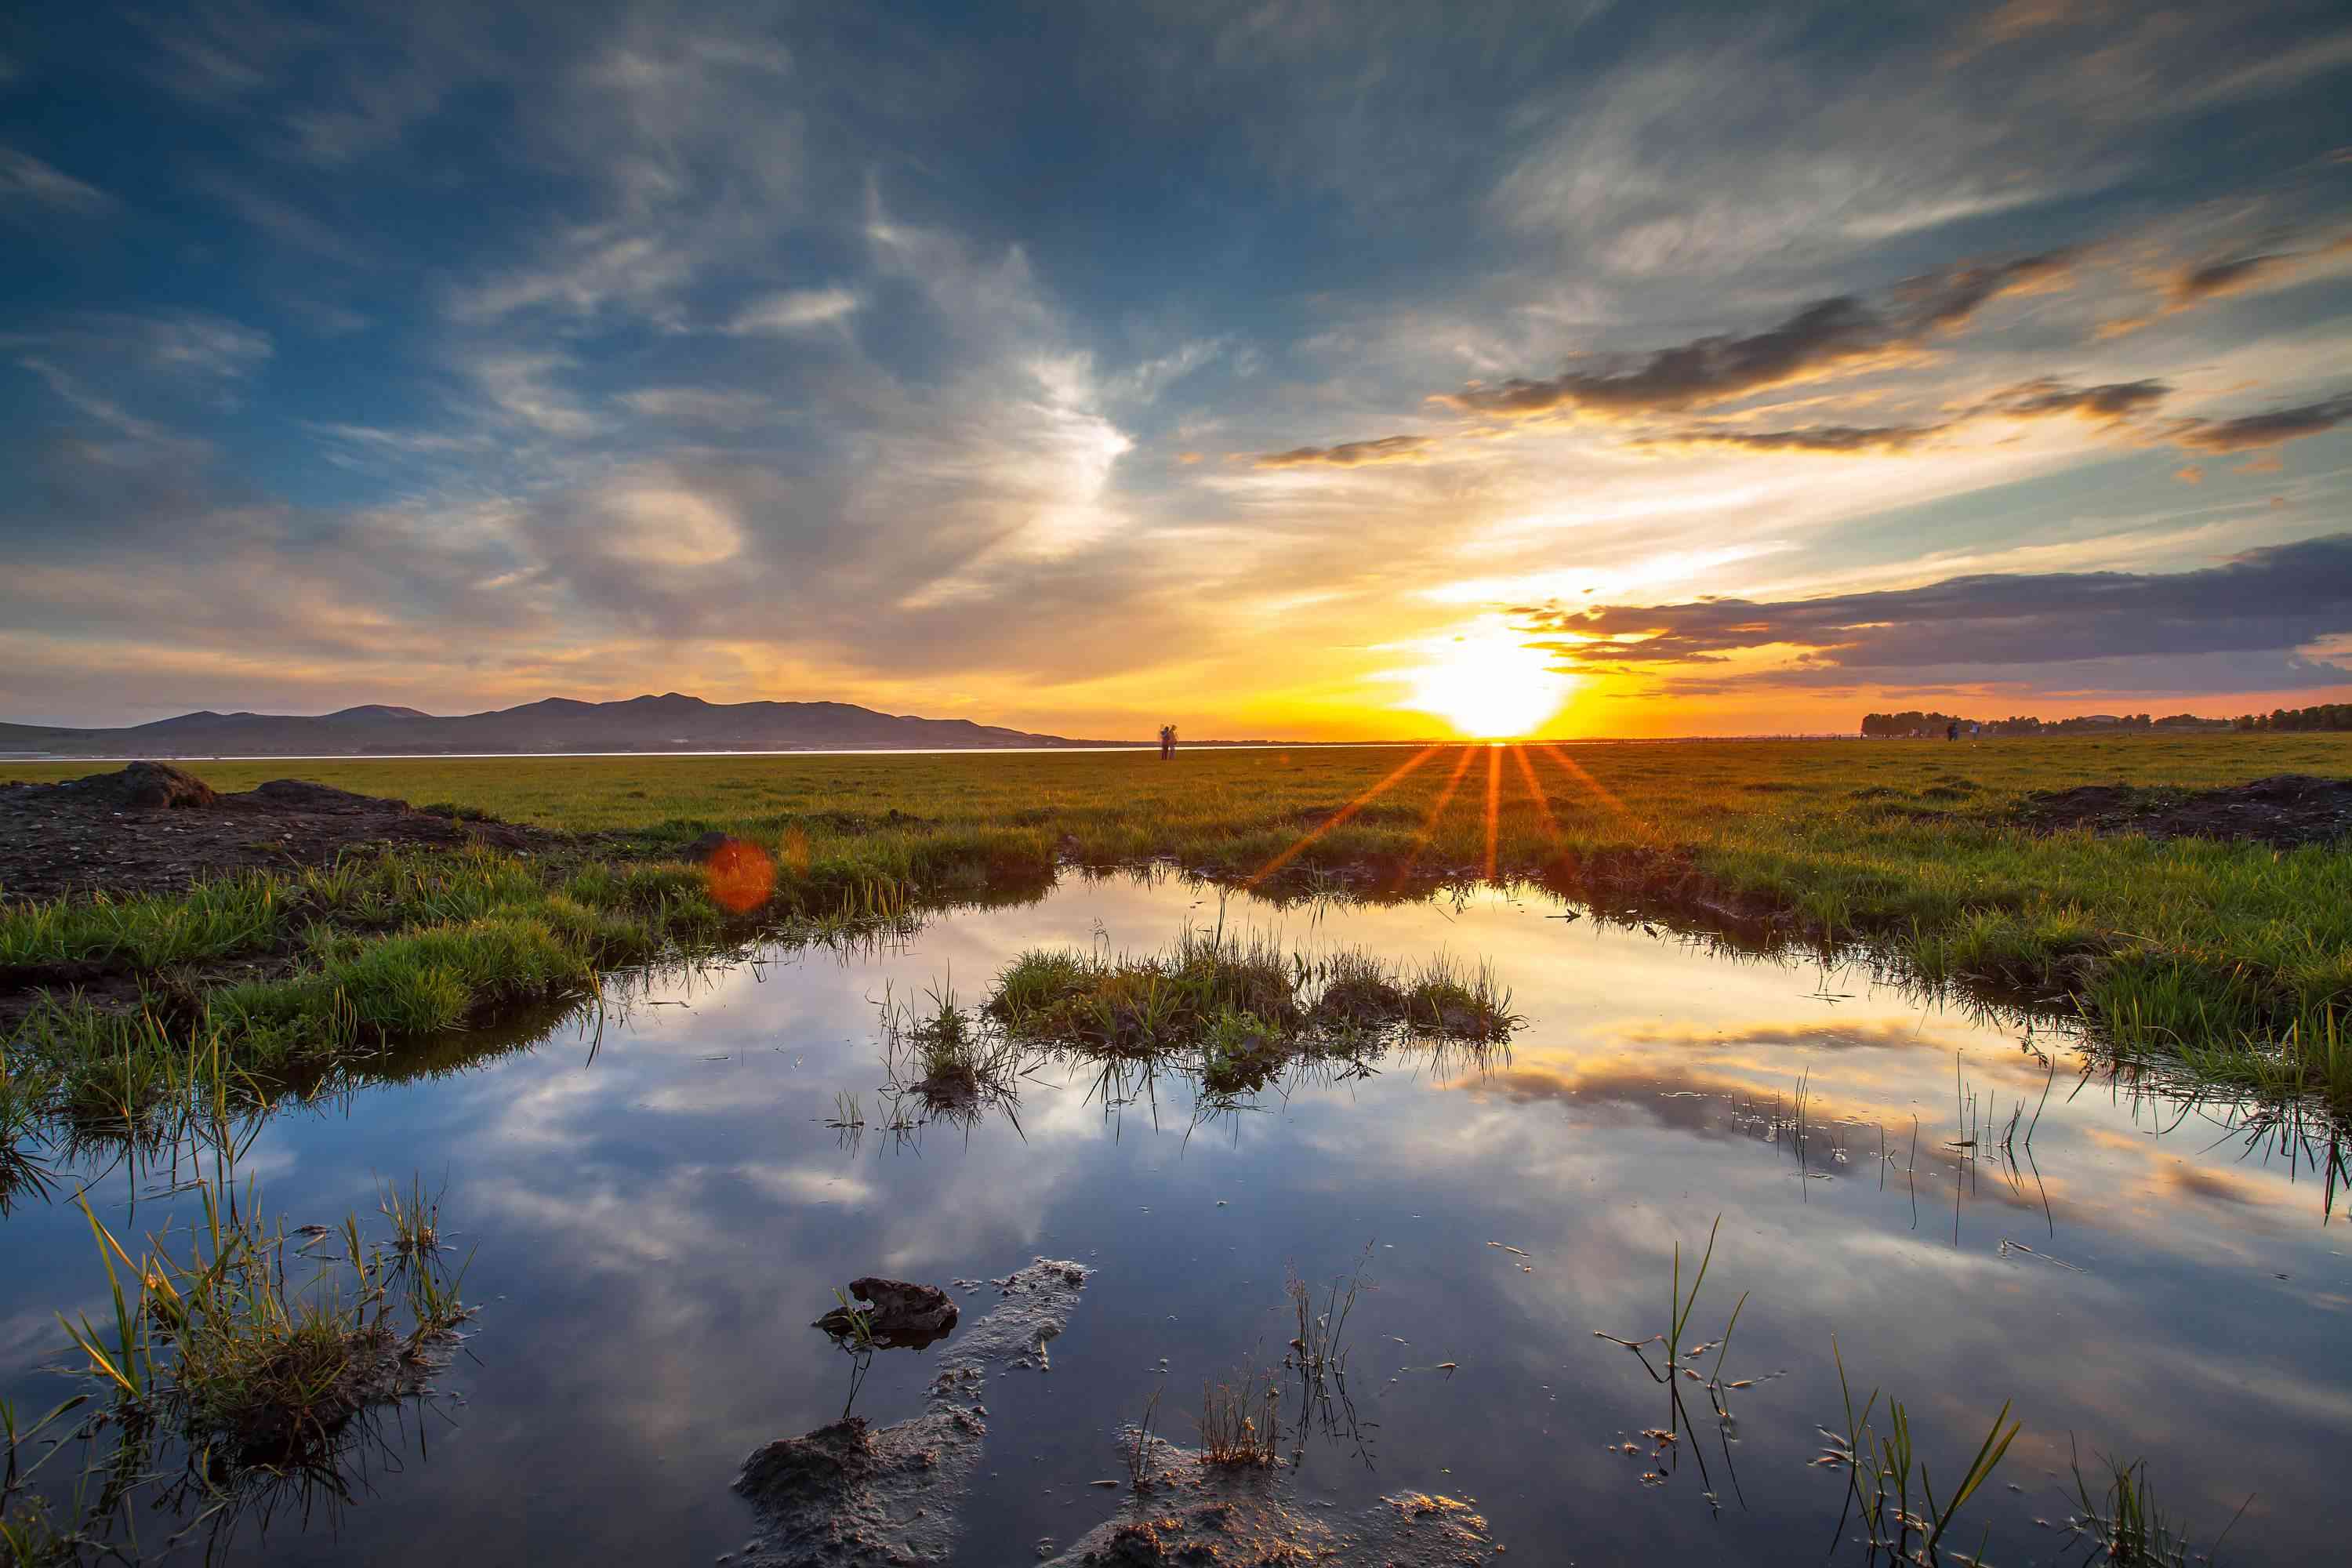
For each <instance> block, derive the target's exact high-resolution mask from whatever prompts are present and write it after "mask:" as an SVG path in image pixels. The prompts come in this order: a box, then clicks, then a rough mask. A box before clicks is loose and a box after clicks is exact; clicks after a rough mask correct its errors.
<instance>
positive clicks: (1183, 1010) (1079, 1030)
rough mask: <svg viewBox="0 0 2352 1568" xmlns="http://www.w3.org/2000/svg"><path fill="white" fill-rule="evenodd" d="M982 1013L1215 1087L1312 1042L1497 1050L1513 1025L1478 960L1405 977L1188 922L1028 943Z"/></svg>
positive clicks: (1246, 1079) (1353, 956)
mask: <svg viewBox="0 0 2352 1568" xmlns="http://www.w3.org/2000/svg"><path fill="white" fill-rule="evenodd" d="M987 1012H988V1015H989V1016H991V1017H992V1018H994V1019H996V1020H998V1021H1000V1022H1001V1023H1003V1025H1004V1026H1005V1027H1006V1028H1007V1029H1008V1030H1009V1031H1010V1032H1011V1033H1012V1034H1013V1035H1014V1036H1016V1037H1021V1038H1025V1039H1029V1040H1034V1041H1036V1042H1039V1043H1041V1044H1045V1045H1052V1046H1062V1047H1072V1048H1074V1049H1076V1050H1078V1051H1081V1052H1083V1053H1085V1054H1087V1055H1090V1056H1097V1057H1112V1058H1132V1059H1138V1060H1141V1059H1156V1058H1163V1057H1166V1056H1169V1055H1171V1054H1172V1053H1175V1052H1179V1051H1198V1052H1199V1053H1201V1055H1202V1062H1203V1074H1204V1078H1205V1079H1206V1081H1207V1083H1208V1086H1209V1087H1210V1088H1211V1089H1213V1090H1221V1091H1222V1090H1228V1089H1240V1088H1246V1089H1257V1088H1262V1087H1263V1086H1264V1083H1265V1079H1266V1078H1267V1077H1268V1076H1269V1075H1270V1074H1271V1073H1272V1071H1273V1070H1274V1069H1275V1068H1278V1067H1280V1066H1281V1065H1283V1064H1284V1063H1286V1061H1288V1060H1289V1059H1291V1058H1293V1057H1294V1056H1296V1055H1297V1054H1298V1053H1299V1052H1300V1051H1301V1050H1305V1049H1314V1048H1318V1047H1320V1046H1321V1045H1323V1044H1325V1043H1327V1041H1326V1039H1325V1037H1330V1038H1329V1040H1328V1043H1330V1044H1334V1045H1338V1046H1352V1047H1363V1046H1367V1045H1370V1044H1373V1043H1375V1042H1376V1039H1377V1038H1378V1037H1385V1036H1388V1035H1391V1034H1395V1035H1402V1036H1405V1037H1423V1038H1429V1039H1438V1040H1445V1041H1451V1042H1456V1043H1465V1044H1474V1045H1500V1044H1503V1043H1505V1042H1507V1040H1508V1039H1509V1038H1510V1036H1511V1031H1512V1030H1513V1029H1514V1028H1516V1027H1517V1025H1518V1022H1519V1020H1518V1019H1517V1017H1516V1016H1513V1015H1512V1013H1511V1012H1510V994H1509V993H1508V992H1507V991H1506V990H1504V989H1502V988H1501V987H1500V986H1499V985H1498V984H1496V980H1495V977H1494V975H1493V973H1492V972H1491V971H1489V970H1487V969H1486V967H1485V966H1483V965H1482V966H1480V967H1479V968H1478V969H1477V970H1475V971H1467V972H1465V971H1464V970H1462V969H1461V968H1460V967H1459V966H1458V965H1456V964H1454V963H1453V962H1452V961H1451V960H1449V959H1447V958H1445V957H1444V955H1442V954H1441V955H1440V956H1438V957H1436V958H1434V959H1433V960H1431V961H1430V962H1429V963H1427V964H1426V965H1424V966H1423V968H1422V969H1421V970H1420V971H1418V972H1417V973H1414V974H1413V975H1412V976H1410V977H1407V976H1404V975H1402V974H1401V973H1398V972H1396V971H1394V970H1393V969H1391V967H1390V966H1388V965H1386V964H1383V963H1381V961H1380V960H1379V959H1377V958H1374V957H1373V956H1372V955H1371V954H1370V953H1368V952H1362V951H1360V950H1351V949H1343V950H1340V951H1339V952H1334V953H1332V954H1330V955H1328V956H1325V957H1312V956H1309V955H1308V954H1307V953H1304V952H1291V951H1289V950H1288V949H1286V948H1284V947H1283V946H1282V945H1281V944H1280V942H1278V941H1277V940H1276V939H1275V938H1274V937H1272V936H1271V935H1267V934H1264V933H1259V932H1244V931H1223V930H1216V931H1195V930H1192V929H1189V928H1188V929H1187V930H1185V931H1181V932H1180V933H1178V936H1177V939H1176V942H1175V944H1174V945H1173V946H1172V947H1171V948H1170V949H1169V950H1168V951H1167V952H1162V953H1149V954H1141V955H1138V954H1132V953H1120V954H1116V955H1114V954H1112V953H1110V952H1100V951H1098V952H1093V953H1086V952H1077V951H1076V950H1073V949H1033V950H1032V951H1030V952H1024V953H1023V954H1021V955H1020V956H1019V957H1018V958H1016V959H1015V960H1014V961H1013V963H1012V964H1011V965H1010V966H1009V967H1008V968H1007V969H1006V970H1005V971H1004V973H1003V974H1002V975H1000V976H999V977H998V979H997V984H996V989H995V992H994V993H993V994H992V995H991V997H990V998H989V1002H988V1006H987Z"/></svg>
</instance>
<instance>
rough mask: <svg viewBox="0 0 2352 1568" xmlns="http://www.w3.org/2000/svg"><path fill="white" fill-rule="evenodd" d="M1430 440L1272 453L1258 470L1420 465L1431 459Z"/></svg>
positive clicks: (1392, 439)
mask: <svg viewBox="0 0 2352 1568" xmlns="http://www.w3.org/2000/svg"><path fill="white" fill-rule="evenodd" d="M1431 445H1432V443H1431V441H1430V438H1429V437H1426V436H1381V437H1377V438H1375V439H1373V440H1370V441H1343V442H1341V443H1340V444H1339V446H1336V447H1292V448H1291V449H1290V450H1289V451H1287V452H1268V453H1265V455H1264V456H1262V457H1260V458H1258V459H1257V460H1256V462H1255V465H1254V466H1255V467H1256V468H1317V467H1321V468H1361V467H1363V466H1364V465H1365V464H1367V463H1417V462H1421V461H1423V460H1424V459H1425V458H1427V457H1428V455H1429V448H1430V447H1431Z"/></svg>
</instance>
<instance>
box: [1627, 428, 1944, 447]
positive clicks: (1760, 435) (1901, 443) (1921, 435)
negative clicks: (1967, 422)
mask: <svg viewBox="0 0 2352 1568" xmlns="http://www.w3.org/2000/svg"><path fill="white" fill-rule="evenodd" d="M1949 428H1950V426H1949V425H1864V426H1856V425H1809V426H1804V427H1803V428H1801V429H1797V430H1717V429H1709V428H1706V427H1703V426H1702V427H1695V428H1692V429H1688V430H1683V431H1679V432H1677V433H1676V434H1675V435H1672V436H1655V437H1644V438H1643V440H1641V441H1639V442H1637V443H1636V445H1638V446H1643V447H1736V448H1738V449H1739V450H1741V451H1747V452H1838V453H1857V452H1907V451H1909V450H1910V449H1911V448H1912V447H1916V446H1917V445H1918V444H1919V443H1920V442H1922V441H1925V440H1926V439H1927V438H1928V437H1931V436H1935V435H1937V434H1939V433H1941V432H1942V431H1945V430H1948V429H1949Z"/></svg>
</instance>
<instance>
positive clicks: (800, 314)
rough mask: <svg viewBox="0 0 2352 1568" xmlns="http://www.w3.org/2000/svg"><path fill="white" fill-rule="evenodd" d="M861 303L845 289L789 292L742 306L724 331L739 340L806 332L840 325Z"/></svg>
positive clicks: (793, 290)
mask: <svg viewBox="0 0 2352 1568" xmlns="http://www.w3.org/2000/svg"><path fill="white" fill-rule="evenodd" d="M861 303H862V301H861V300H859V299H858V297H857V296H856V294H855V293H853V292H852V291H851V290H849V289H839V288H834V289H786V290H785V291H784V292H783V293H781V294H771V295H769V296H768V297H767V298H765V299H763V300H753V301H752V302H751V304H749V305H746V306H744V307H743V309H742V310H739V311H737V312H736V313H735V317H734V319H733V320H731V321H729V322H728V323H727V331H729V332H730V333H732V334H734V335H736V336H738V337H740V336H743V335H745V334H748V333H752V332H798V331H806V330H808V329H809V328H811V327H821V326H824V324H826V323H827V322H829V321H840V320H841V319H842V318H843V317H845V316H847V315H849V314H851V313H852V312H854V311H855V310H857V308H858V306H859V305H860V304H861Z"/></svg>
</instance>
